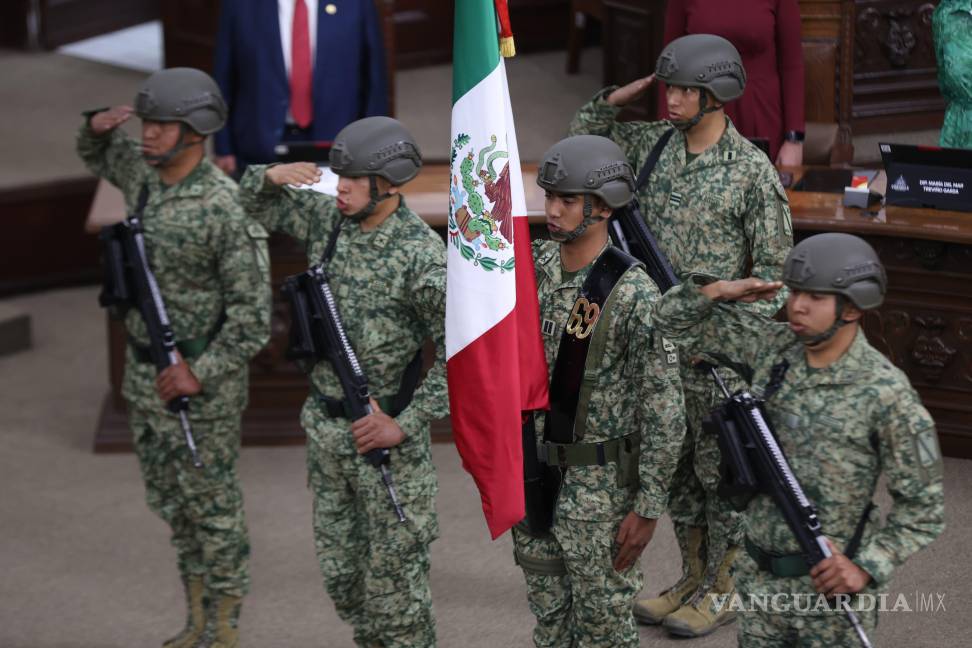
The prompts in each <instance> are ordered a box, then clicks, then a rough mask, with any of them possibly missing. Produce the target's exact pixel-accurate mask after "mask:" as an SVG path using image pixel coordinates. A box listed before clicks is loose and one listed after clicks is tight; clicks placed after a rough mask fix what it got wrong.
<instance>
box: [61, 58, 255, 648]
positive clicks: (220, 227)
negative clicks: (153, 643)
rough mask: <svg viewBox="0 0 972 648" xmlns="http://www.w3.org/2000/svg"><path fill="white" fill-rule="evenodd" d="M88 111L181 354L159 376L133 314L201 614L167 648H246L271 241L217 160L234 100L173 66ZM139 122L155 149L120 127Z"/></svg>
mask: <svg viewBox="0 0 972 648" xmlns="http://www.w3.org/2000/svg"><path fill="white" fill-rule="evenodd" d="M86 114H87V119H86V120H85V123H84V125H83V126H82V127H81V130H80V131H79V133H78V141H77V146H78V153H79V154H80V156H81V158H82V159H83V160H84V162H85V164H86V165H87V167H88V168H89V169H90V170H91V171H92V172H93V173H94V174H95V175H98V176H99V177H102V178H105V179H106V180H108V181H109V182H111V183H112V184H114V185H115V186H117V187H118V188H119V189H121V191H122V193H123V194H124V195H125V201H126V203H127V205H128V208H129V209H130V210H131V209H133V208H135V207H136V205H137V204H138V203H139V201H140V196H141V195H142V193H143V192H145V194H144V195H145V197H146V199H147V200H146V201H145V204H144V212H143V214H142V222H143V225H144V228H145V234H144V236H145V248H146V254H147V257H148V262H149V265H150V266H151V269H152V271H153V273H154V275H155V278H156V281H157V283H158V287H159V290H160V292H161V294H162V298H163V300H164V301H165V304H166V308H167V312H168V315H169V318H170V320H171V323H172V328H173V331H174V333H175V337H176V340H177V341H178V345H177V348H178V350H179V354H180V362H179V363H178V364H176V365H173V366H171V367H169V368H168V369H166V370H165V371H163V372H162V373H161V374H159V375H158V377H156V368H155V365H154V364H153V362H152V358H151V356H150V354H149V350H148V346H147V345H148V342H149V341H148V334H147V332H146V328H145V324H144V323H143V321H142V319H141V317H140V316H139V313H138V311H137V309H131V310H130V311H129V312H128V313H127V316H126V318H125V329H126V331H127V333H128V347H127V350H126V353H125V376H124V380H123V383H122V394H123V395H124V397H125V400H126V401H127V403H128V422H129V426H130V427H131V429H132V435H133V440H134V445H135V453H136V455H137V456H138V460H139V463H140V464H141V468H142V477H143V479H144V480H145V490H146V496H147V499H148V504H149V507H150V508H151V509H152V510H153V511H155V512H156V513H157V514H158V515H159V516H160V517H162V519H163V520H165V521H166V522H167V523H168V524H169V526H170V527H171V529H172V544H173V545H174V546H175V548H176V553H177V556H178V563H179V573H180V575H181V577H182V580H183V583H184V585H185V590H186V598H187V604H188V608H189V615H188V621H187V623H186V627H185V629H184V630H183V631H182V632H181V633H179V634H178V635H177V636H176V637H173V638H172V639H170V640H169V641H166V642H165V644H164V646H165V648H190V647H196V646H202V647H204V648H205V647H212V648H235V647H236V646H237V645H238V640H239V639H238V636H239V631H238V629H237V620H238V616H239V612H240V606H241V603H242V597H243V595H244V594H245V593H246V591H247V589H248V587H249V571H248V560H249V554H250V543H249V539H248V537H247V529H246V522H245V520H244V517H243V495H242V491H241V490H240V484H239V477H238V475H237V471H236V460H237V458H238V456H239V449H240V415H241V412H242V411H243V409H244V407H245V406H246V402H247V386H248V373H247V364H248V362H249V360H250V359H251V358H252V357H253V356H254V355H256V353H257V352H258V351H259V350H260V348H261V347H263V345H264V344H266V342H267V339H268V338H269V336H270V268H269V263H268V256H267V246H266V238H267V234H266V231H265V230H264V229H263V228H262V227H260V226H259V225H257V224H256V223H252V222H250V221H248V220H247V219H246V217H245V216H244V214H243V210H242V209H241V207H240V204H239V201H238V198H237V192H236V186H235V184H234V183H233V182H232V181H231V180H230V179H229V178H227V177H226V176H225V174H223V173H222V172H221V171H220V170H219V169H217V168H216V167H215V166H214V165H213V164H212V163H211V162H210V161H209V160H208V159H206V156H205V141H206V138H207V136H209V135H210V134H212V133H214V132H216V131H218V130H219V129H220V128H222V127H223V124H224V123H225V122H226V105H225V104H224V103H223V99H222V97H221V96H220V92H219V88H218V87H217V86H216V83H215V82H214V81H213V80H212V79H211V78H210V77H209V76H208V75H207V74H205V73H204V72H201V71H199V70H194V69H191V68H173V69H168V70H162V71H161V72H157V73H155V74H153V75H152V76H151V77H149V79H148V80H147V81H146V82H145V83H143V84H142V87H141V89H140V90H139V92H138V94H137V95H136V97H135V108H134V110H133V109H132V108H131V107H128V106H118V107H115V108H112V109H110V110H109V109H101V110H98V111H91V112H89V113H86ZM133 114H135V115H137V116H138V117H139V118H141V120H142V141H141V143H137V142H134V141H132V140H131V139H130V138H129V137H128V136H127V135H125V134H124V133H123V132H122V131H121V130H119V129H118V126H119V125H121V124H122V123H124V122H125V121H127V120H128V119H129V118H131V116H132V115H133ZM178 396H189V397H190V399H191V400H190V408H189V419H190V420H191V422H192V430H193V435H194V437H195V440H196V444H197V446H198V451H199V455H200V458H201V460H202V463H203V468H195V467H194V466H193V464H192V460H191V457H190V453H189V450H188V448H187V447H186V445H185V439H184V437H183V434H182V431H181V428H180V424H179V419H178V417H176V416H175V415H173V414H172V413H170V412H169V411H167V409H166V403H167V402H168V401H170V400H172V399H173V398H176V397H178ZM207 626H208V628H209V631H208V632H206V629H207Z"/></svg>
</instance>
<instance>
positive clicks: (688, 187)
mask: <svg viewBox="0 0 972 648" xmlns="http://www.w3.org/2000/svg"><path fill="white" fill-rule="evenodd" d="M612 90H614V87H610V88H605V89H604V90H602V91H600V92H599V93H598V94H596V95H595V96H594V99H592V100H591V101H590V102H588V103H587V104H586V105H584V106H583V107H582V108H581V109H580V110H579V111H577V114H576V115H574V119H573V121H572V122H571V124H570V134H571V135H580V134H584V133H589V134H593V135H603V136H605V137H609V138H611V139H612V140H614V141H615V142H617V144H618V145H619V146H620V147H621V150H623V151H624V154H625V156H626V157H627V158H628V162H630V163H631V166H632V168H633V169H634V172H635V176H637V175H638V173H639V172H640V171H641V167H642V166H643V165H644V163H645V161H646V159H647V157H648V154H649V152H650V151H651V149H652V147H653V146H654V145H655V143H656V142H657V141H658V139H659V138H660V137H661V136H662V134H664V133H665V132H666V131H668V130H670V129H671V128H672V125H671V123H670V122H667V121H657V122H619V121H617V120H616V119H615V118H616V117H617V114H618V112H619V110H620V109H619V108H617V107H616V106H612V105H611V104H609V103H607V101H606V100H605V97H606V96H607V95H608V94H610V92H611V91H612ZM685 151H686V143H685V134H684V133H682V132H681V131H678V130H676V131H675V133H674V134H673V135H672V138H671V140H669V142H668V144H667V145H666V146H665V148H664V150H663V151H662V154H661V157H659V159H658V164H657V165H656V166H655V169H654V171H652V173H651V176H650V178H649V181H648V184H647V186H646V187H645V188H644V189H642V190H641V191H640V192H639V193H638V201H639V203H640V204H641V209H642V213H643V214H644V217H645V220H646V222H647V224H648V228H649V229H650V230H651V231H652V233H653V234H654V235H655V237H656V238H657V239H658V243H659V244H660V245H661V247H662V250H663V251H664V252H665V254H666V255H668V259H669V261H671V263H672V267H674V268H675V272H676V273H677V274H678V276H679V277H680V278H682V279H684V278H685V277H687V276H688V275H689V274H704V275H709V276H712V277H718V278H720V279H741V278H744V277H748V276H756V277H763V278H764V279H776V278H777V277H779V276H780V275H781V274H782V270H783V261H784V260H785V259H786V255H787V253H789V251H790V248H791V247H793V230H792V225H791V222H790V208H789V203H788V200H787V197H786V192H784V191H783V187H782V186H781V185H780V181H779V175H778V174H777V172H776V169H775V168H773V165H772V164H771V163H770V160H769V158H767V157H766V155H765V154H764V153H763V152H762V151H760V150H759V149H757V148H756V147H755V146H754V145H753V144H752V143H750V142H749V141H748V140H747V139H746V138H744V137H743V136H742V135H740V134H739V132H738V131H737V130H736V128H735V127H734V126H733V125H732V122H730V121H729V119H728V118H727V119H726V130H725V133H723V135H722V138H721V139H720V140H719V141H718V142H717V143H716V144H715V145H714V146H711V147H709V148H708V149H706V150H705V151H704V152H703V153H701V154H700V155H699V156H698V157H697V158H696V159H695V160H693V161H692V162H691V163H689V164H687V165H686V164H685ZM750 264H751V268H752V269H751V270H750ZM785 301H786V296H785V294H783V293H782V292H781V294H780V295H779V297H778V298H777V299H776V300H774V301H772V302H760V303H758V304H757V305H754V306H753V307H752V308H754V310H756V311H757V312H761V313H763V314H765V315H772V314H773V313H775V312H776V311H778V310H779V309H780V307H781V306H782V305H783V302H785Z"/></svg>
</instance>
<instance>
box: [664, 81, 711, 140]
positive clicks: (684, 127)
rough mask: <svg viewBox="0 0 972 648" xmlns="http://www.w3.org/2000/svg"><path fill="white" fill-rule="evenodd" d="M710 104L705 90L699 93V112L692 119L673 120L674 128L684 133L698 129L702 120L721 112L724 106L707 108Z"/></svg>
mask: <svg viewBox="0 0 972 648" xmlns="http://www.w3.org/2000/svg"><path fill="white" fill-rule="evenodd" d="M708 103H709V96H708V95H707V94H706V93H705V90H700V91H699V112H697V113H696V114H695V117H693V118H692V119H677V120H676V119H673V120H671V122H672V126H674V127H675V128H676V129H678V130H680V131H682V132H683V133H684V132H685V131H690V130H692V129H693V128H695V127H696V125H697V124H698V123H699V122H700V121H702V118H703V117H705V116H706V115H708V114H709V113H711V112H715V111H717V110H719V108H721V107H722V106H707V105H706V104H708Z"/></svg>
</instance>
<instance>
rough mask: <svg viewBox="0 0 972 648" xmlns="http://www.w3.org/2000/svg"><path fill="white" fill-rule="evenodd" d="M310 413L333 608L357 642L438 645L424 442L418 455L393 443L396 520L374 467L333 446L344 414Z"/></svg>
mask: <svg viewBox="0 0 972 648" xmlns="http://www.w3.org/2000/svg"><path fill="white" fill-rule="evenodd" d="M307 409H308V408H305V423H306V420H307ZM312 418H316V419H318V420H317V421H316V422H315V423H316V424H315V428H316V429H315V430H314V434H312V435H310V438H309V439H308V442H307V471H308V483H309V485H310V488H311V491H312V493H313V496H314V540H315V547H316V550H317V560H318V563H319V564H320V568H321V574H322V575H323V577H324V587H325V589H326V590H327V593H328V595H330V597H331V600H332V601H333V602H334V606H335V608H336V609H337V613H338V616H340V617H341V618H342V619H343V620H344V621H346V622H347V623H349V624H350V625H351V626H352V627H353V628H354V640H355V643H356V644H357V645H358V646H367V647H368V648H378V647H382V648H406V647H408V648H429V647H432V646H435V618H434V617H433V614H432V593H431V590H430V588H429V543H430V542H431V541H432V540H433V539H434V538H435V537H436V536H437V535H438V522H437V520H436V514H435V502H434V500H435V492H436V479H435V473H434V470H433V468H432V462H431V458H430V456H429V455H428V450H427V448H425V449H424V450H418V451H417V452H418V454H419V455H420V456H419V457H415V456H411V452H412V451H413V449H409V448H392V450H391V470H392V473H393V476H394V480H395V486H396V489H397V491H398V496H399V499H400V501H401V503H402V508H403V509H404V511H405V516H406V518H407V519H406V522H404V523H400V522H399V521H398V517H397V516H396V515H395V512H394V509H393V508H392V506H391V502H390V500H389V498H388V493H387V491H386V490H385V487H384V485H383V484H382V481H381V476H380V473H379V471H378V470H377V469H376V468H374V467H373V466H371V465H370V464H368V463H367V462H366V461H365V460H364V459H363V458H362V457H360V456H359V455H357V454H348V453H345V452H335V447H337V448H339V449H350V444H348V443H347V439H349V438H350V436H351V433H350V431H349V430H348V422H347V420H345V419H337V420H330V419H324V417H322V416H321V417H318V416H317V415H313V416H312ZM327 439H333V440H334V443H328V442H327V441H326V440H327ZM322 441H323V442H322ZM406 443H408V442H406ZM403 445H404V444H403ZM427 445H428V444H426V446H427Z"/></svg>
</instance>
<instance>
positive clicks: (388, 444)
mask: <svg viewBox="0 0 972 648" xmlns="http://www.w3.org/2000/svg"><path fill="white" fill-rule="evenodd" d="M371 410H372V411H371V414H369V415H368V416H365V417H364V418H359V419H358V420H357V421H355V422H354V423H352V424H351V436H353V437H354V444H355V446H356V447H357V449H358V454H364V453H366V452H368V451H370V450H374V449H375V448H393V447H395V446H397V445H398V444H399V443H401V442H402V441H404V440H405V433H404V432H402V428H400V427H399V426H398V423H396V422H395V419H393V418H392V417H390V416H388V415H387V414H385V413H384V412H382V411H381V407H379V406H378V402H377V401H376V400H375V399H374V398H372V399H371Z"/></svg>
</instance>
